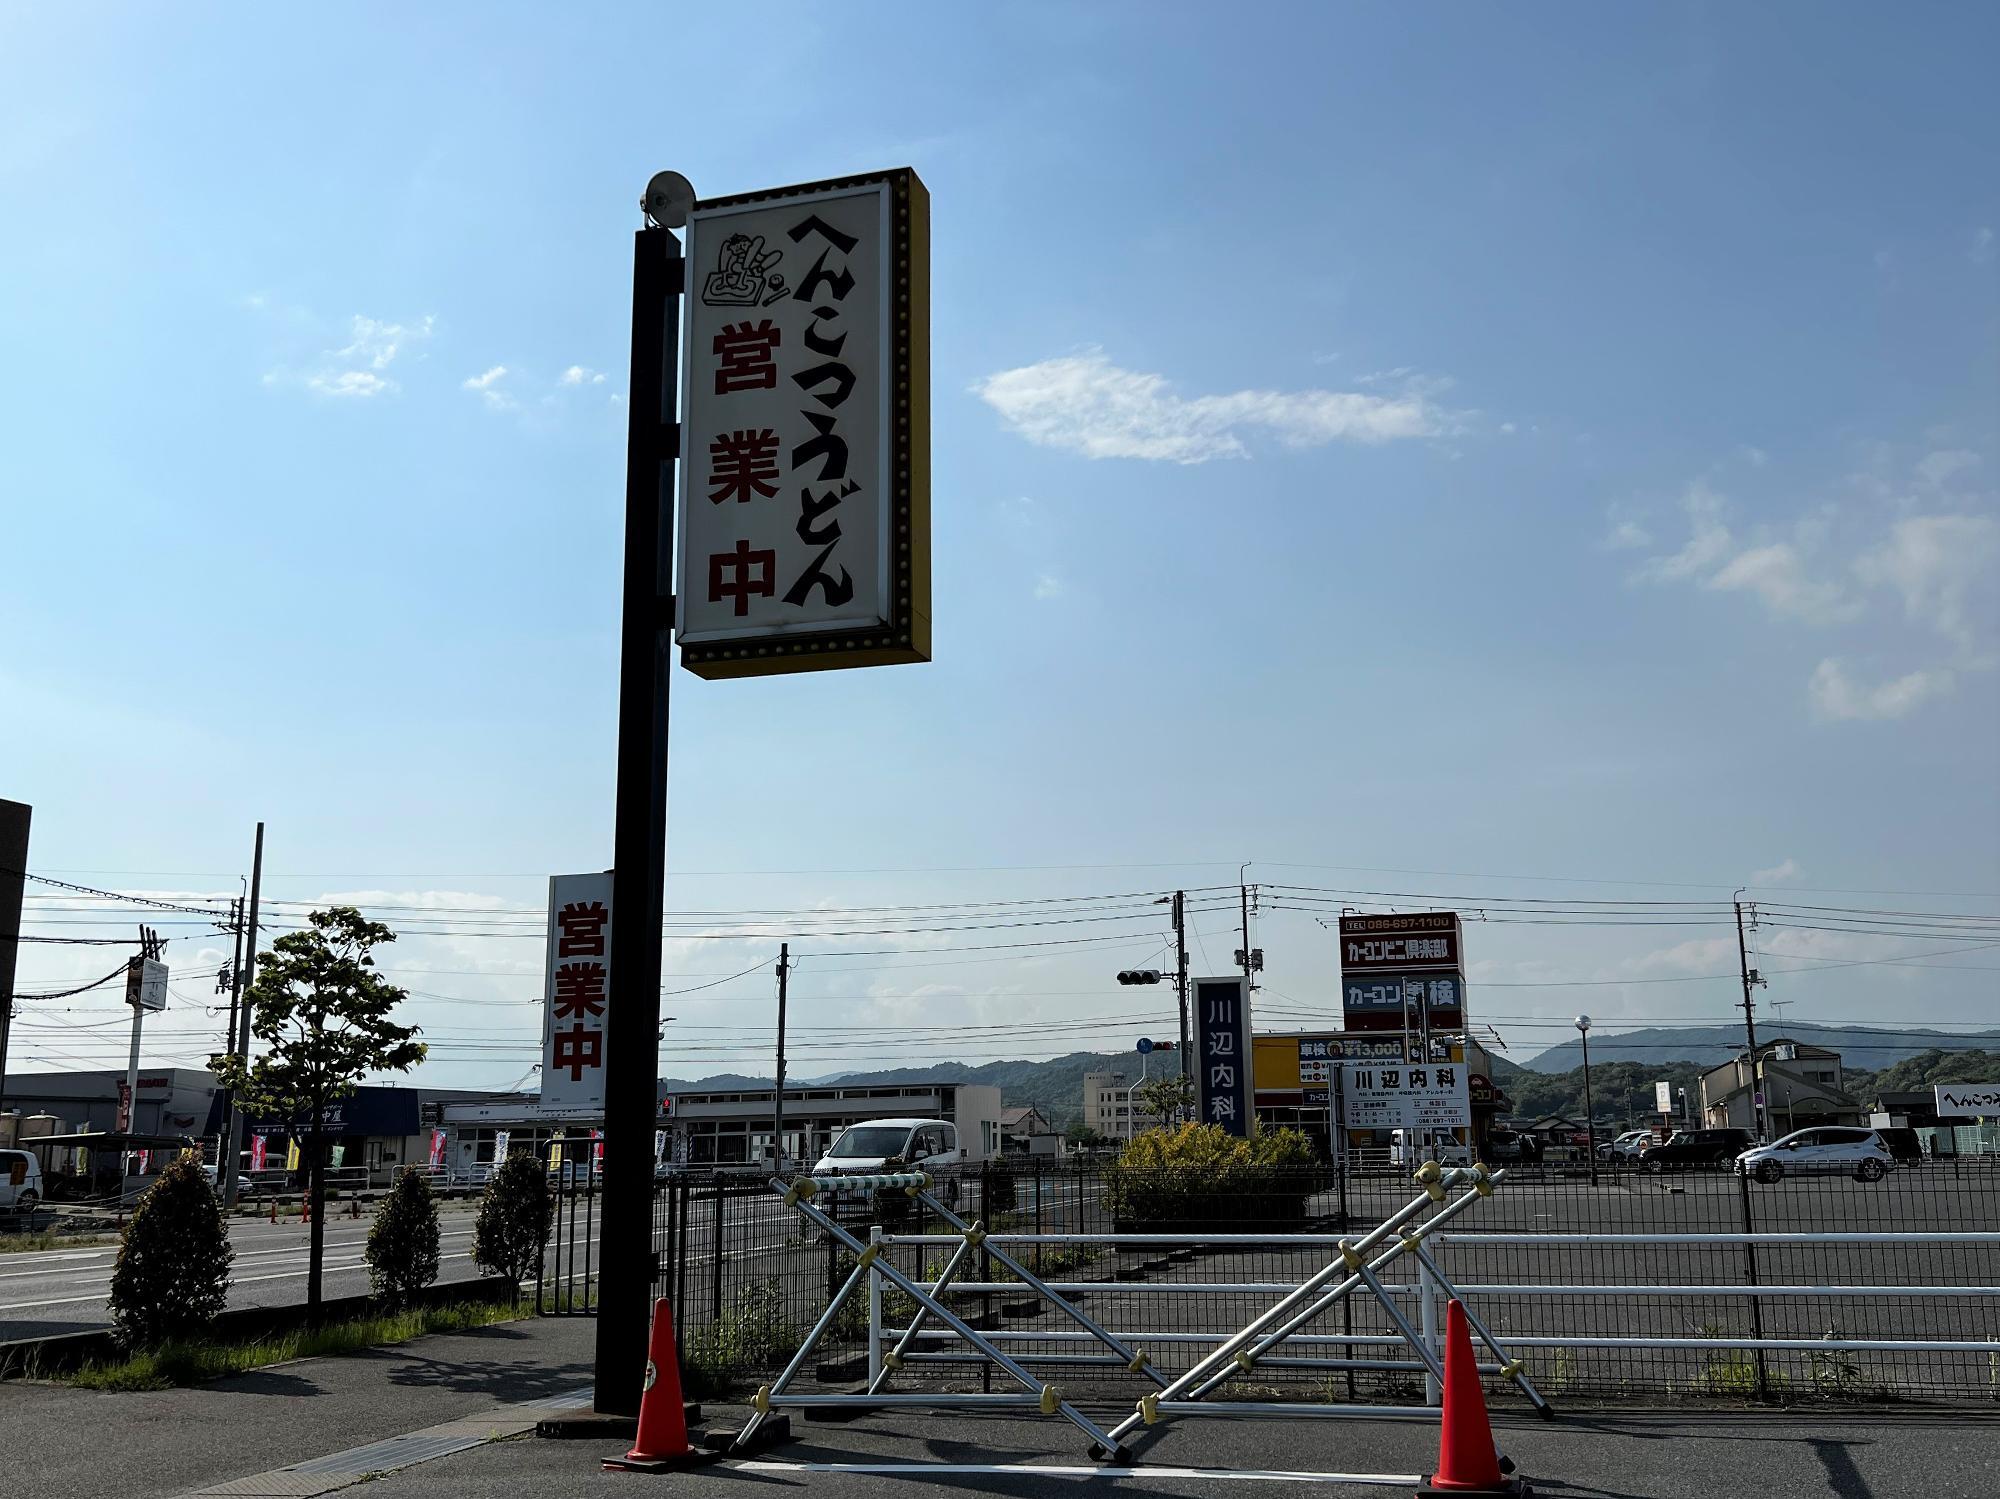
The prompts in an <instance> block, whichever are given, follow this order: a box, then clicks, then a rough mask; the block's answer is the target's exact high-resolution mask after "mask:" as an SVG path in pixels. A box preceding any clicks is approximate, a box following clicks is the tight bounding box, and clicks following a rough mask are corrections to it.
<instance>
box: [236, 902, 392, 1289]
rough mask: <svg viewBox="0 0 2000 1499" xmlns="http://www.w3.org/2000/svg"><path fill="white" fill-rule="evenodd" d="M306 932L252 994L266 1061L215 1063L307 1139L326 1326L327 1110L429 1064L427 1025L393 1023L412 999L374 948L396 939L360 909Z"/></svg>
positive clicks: (311, 1284)
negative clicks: (388, 1075) (379, 1080)
mask: <svg viewBox="0 0 2000 1499" xmlns="http://www.w3.org/2000/svg"><path fill="white" fill-rule="evenodd" d="M307 920H308V921H309V923H310V925H309V926H308V927H307V928H306V930H304V931H301V932H288V933H287V934H286V935H284V936H282V937H280V938H279V939H278V940H277V941H276V942H274V943H273V944H272V945H271V951H270V952H268V953H266V954H265V955H264V957H263V959H262V960H261V961H260V962H259V964H258V966H257V981H256V982H255V983H254V984H252V985H251V986H250V989H249V991H248V993H247V994H246V995H245V996H244V1000H245V1002H246V1003H248V1004H249V1005H251V1006H252V1013H253V1015H254V1018H253V1019H252V1021H251V1024H250V1031H251V1034H252V1035H254V1036H255V1037H256V1038H257V1039H258V1040H259V1041H261V1042H262V1043H263V1044H264V1048H265V1051H264V1055H262V1056H260V1057H258V1058H257V1060H256V1061H255V1062H253V1063H250V1064H249V1065H248V1066H245V1065H244V1063H243V1062H242V1060H241V1059H239V1058H237V1057H234V1056H217V1057H211V1058H210V1059H209V1066H210V1067H211V1068H212V1069H214V1071H215V1073H216V1075H217V1076H218V1077H219V1078H220V1079H221V1080H222V1084H223V1086H225V1087H228V1088H233V1089H235V1090H236V1093H237V1097H238V1101H239V1103H240V1104H241V1105H242V1107H244V1108H245V1109H247V1110H250V1111H252V1112H254V1113H259V1114H264V1115H267V1116H271V1117H275V1118H278V1119H282V1120H284V1121H286V1122H287V1123H288V1124H289V1126H290V1127H291V1128H292V1130H293V1131H294V1132H295V1133H300V1134H303V1135H304V1136H305V1139H306V1153H305V1164H306V1172H307V1181H308V1187H307V1194H308V1195H307V1200H308V1201H309V1202H310V1203H311V1204H312V1252H311V1256H310V1258H309V1259H308V1260H307V1263H306V1318H307V1320H308V1321H310V1322H315V1323H316V1322H318V1320H319V1305H320V1300H321V1297H320V1286H321V1265H322V1262H323V1260H324V1258H325V1251H326V1156H327V1141H326V1114H327V1110H328V1109H329V1108H330V1107H331V1106H332V1105H333V1104H335V1103H338V1102H339V1101H340V1100H341V1099H343V1098H345V1097H347V1096H348V1095H349V1094H350V1093H352V1092H353V1091H354V1087H355V1084H357V1083H359V1082H360V1081H361V1079H362V1078H363V1077H365V1076H367V1075H368V1074H369V1073H371V1072H407V1071H409V1070H410V1069H411V1068H412V1067H414V1066H416V1065H417V1063H419V1062H421V1061H422V1060H423V1059H424V1052H425V1050H426V1048H425V1046H424V1044H423V1043H422V1042H421V1041H419V1040H417V1039H416V1036H417V1028H416V1027H415V1026H413V1025H398V1024H396V1022H395V1021H393V1020H392V1019H390V1015H391V1013H392V1012H393V1011H394V1010H395V1008H396V1006H397V1005H399V1004H401V1003H402V1002H403V1001H404V1000H405V999H407V998H408V997H409V996H408V995H406V994H405V993H404V992H403V991H402V990H401V989H399V988H397V987H396V986H395V985H394V984H391V983H390V982H388V980H386V979H384V978H383V977H382V976H381V975H380V974H379V973H377V972H376V971H375V959H374V956H373V953H374V950H375V949H376V948H378V947H381V946H383V945H384V944H385V943H390V942H394V941H395V940H396V934H395V933H394V932H392V931H390V930H389V928H387V927H386V926H383V925H381V924H380V923H378V922H373V921H370V920H368V919H367V918H366V917H364V916H363V915H362V914H361V913H360V912H359V911H357V910H355V909H354V907H352V906H334V907H332V908H331V909H330V910H325V911H315V912H313V913H312V915H311V916H310V917H308V918H307Z"/></svg>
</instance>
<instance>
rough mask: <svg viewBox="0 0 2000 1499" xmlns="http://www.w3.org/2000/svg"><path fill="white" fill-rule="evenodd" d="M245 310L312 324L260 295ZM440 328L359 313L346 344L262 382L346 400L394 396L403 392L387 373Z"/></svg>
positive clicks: (432, 322)
mask: <svg viewBox="0 0 2000 1499" xmlns="http://www.w3.org/2000/svg"><path fill="white" fill-rule="evenodd" d="M244 305H246V306H247V307H250V308H252V309H253V310H255V311H259V312H262V313H265V314H267V315H274V314H281V315H282V316H283V317H284V318H285V319H287V320H289V321H291V322H294V323H305V322H310V321H311V316H310V314H309V313H308V312H306V311H305V309H303V308H277V307H276V305H275V304H274V303H273V302H272V300H271V298H270V297H269V296H267V295H266V294H264V293H262V292H258V293H254V294H253V295H251V296H249V297H246V298H245V299H244ZM436 326H437V319H436V318H435V317H434V316H433V317H426V318H424V319H423V320H422V321H421V322H416V323H392V322H387V321H385V320H384V319H381V318H372V317H367V316H365V315H363V314H361V313H356V314H355V315H354V317H353V318H352V319H351V320H350V321H349V323H348V329H347V342H346V343H344V344H342V345H341V346H340V347H338V348H334V349H325V350H322V351H321V352H320V353H319V354H318V355H317V356H316V357H314V359H313V360H312V361H311V363H310V364H309V365H308V366H307V367H306V368H305V369H303V370H300V369H297V368H287V367H285V366H282V365H281V366H279V367H278V368H276V369H273V370H271V371H269V372H268V373H267V374H266V375H265V376H264V383H265V384H266V385H303V386H304V387H305V388H306V389H307V390H309V391H311V392H313V394H315V395H322V396H334V397H339V398H344V399H352V398H358V399H367V398H369V397H372V396H381V395H392V394H394V393H395V392H396V391H397V390H399V389H401V387H400V386H399V385H398V384H397V383H396V381H395V380H394V379H393V378H391V377H390V376H389V375H387V374H385V373H383V372H384V371H385V370H387V369H388V368H389V366H390V365H392V364H394V363H395V362H396V360H397V358H398V357H399V356H401V355H403V354H405V353H407V352H408V351H409V350H410V349H412V348H413V347H415V346H417V345H420V344H424V343H427V342H428V341H429V340H430V337H431V334H432V333H433V332H434V331H435V329H436Z"/></svg>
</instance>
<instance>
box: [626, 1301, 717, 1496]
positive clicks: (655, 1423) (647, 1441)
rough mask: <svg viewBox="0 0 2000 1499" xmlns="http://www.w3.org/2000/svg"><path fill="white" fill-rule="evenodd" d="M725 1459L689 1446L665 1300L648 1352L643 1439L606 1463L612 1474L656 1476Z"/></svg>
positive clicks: (657, 1310) (656, 1312) (657, 1305)
mask: <svg viewBox="0 0 2000 1499" xmlns="http://www.w3.org/2000/svg"><path fill="white" fill-rule="evenodd" d="M720 1455H721V1454H719V1453H711V1452H704V1451H702V1450H701V1449H699V1448H697V1447H695V1446H694V1445H693V1444H691V1443H690V1442H689V1441H688V1429H687V1407H686V1406H685V1405H684V1404H683V1403H682V1401H681V1361H680V1355H679V1353H678V1352H677V1351H676V1350H675V1347H674V1314H673V1309H672V1308H671V1307H670V1306H669V1304H668V1303H667V1302H666V1301H665V1300H664V1299H662V1300H659V1301H656V1302H654V1303H653V1338H652V1341H651V1343H649V1344H648V1345H647V1348H646V1389H645V1392H644V1393H643V1394H642V1395H640V1397H639V1435H638V1439H637V1440H636V1441H634V1442H633V1444H632V1450H631V1451H630V1452H628V1453H626V1454H625V1455H624V1456H623V1457H607V1458H606V1459H605V1460H604V1466H605V1467H607V1468H625V1469H629V1470H632V1471H635V1472H641V1473H652V1472H657V1471H659V1470H660V1469H662V1468H686V1467H692V1466H694V1465H695V1464H696V1463H701V1462H713V1461H714V1460H715V1459H716V1458H717V1457H719V1456H720Z"/></svg>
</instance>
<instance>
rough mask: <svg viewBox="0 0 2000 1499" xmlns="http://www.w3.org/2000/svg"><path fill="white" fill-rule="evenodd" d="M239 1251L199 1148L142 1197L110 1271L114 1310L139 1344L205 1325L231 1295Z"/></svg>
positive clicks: (123, 1331) (125, 1333) (184, 1155)
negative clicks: (232, 1268)
mask: <svg viewBox="0 0 2000 1499" xmlns="http://www.w3.org/2000/svg"><path fill="white" fill-rule="evenodd" d="M235 1255H236V1251H235V1250H233V1249H231V1248H230V1247H229V1235H228V1232H227V1230H226V1229H225V1228H224V1226H223V1222H222V1204H221V1203H220V1202H219V1201H218V1200H217V1199H216V1195H215V1191H214V1189H213V1188H212V1187H210V1186H209V1184H208V1177H207V1176H206V1174H204V1173H203V1171H202V1169H201V1157H200V1156H199V1155H198V1154H196V1153H195V1152H194V1151H192V1150H189V1151H184V1152H182V1154H181V1156H180V1158H179V1159H178V1160H176V1161H175V1162H174V1163H173V1164H172V1165H171V1166H169V1167H167V1169H166V1170H165V1171H163V1172H161V1173H160V1179H159V1180H158V1181H156V1182H154V1183H153V1185H152V1187H151V1188H150V1189H149V1190H148V1191H147V1193H146V1195H145V1196H144V1197H142V1198H140V1199H139V1206H138V1207H137V1208H136V1209H135V1210H134V1211H133V1213H132V1218H131V1221H130V1222H128V1223H127V1224H126V1225H125V1232H124V1233H123V1234H122V1235H120V1238H119V1245H118V1263H117V1264H116V1266H114V1267H113V1269H112V1271H111V1315H112V1318H113V1320H115V1321H116V1322H117V1324H118V1330H119V1333H120V1334H121V1335H122V1336H123V1337H124V1339H125V1341H126V1342H127V1343H129V1344H132V1345H133V1346H142V1345H149V1344H154V1343H160V1342H163V1341H165V1340H166V1339H168V1338H179V1337H186V1336H187V1335H189V1334H190V1333H196V1332H199V1331H201V1330H202V1329H203V1328H204V1327H206V1326H207V1325H208V1324H209V1323H210V1322H212V1321H213V1320H214V1319H215V1314H216V1313H217V1312H219V1311H221V1310H222V1306H223V1303H224V1302H225V1301H226V1300H227V1299H228V1297H229V1264H230V1261H231V1260H233V1259H234V1258H235Z"/></svg>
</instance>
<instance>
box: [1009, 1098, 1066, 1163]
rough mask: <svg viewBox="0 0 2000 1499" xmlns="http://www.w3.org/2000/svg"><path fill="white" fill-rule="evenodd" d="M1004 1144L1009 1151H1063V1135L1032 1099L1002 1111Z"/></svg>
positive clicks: (1017, 1152)
mask: <svg viewBox="0 0 2000 1499" xmlns="http://www.w3.org/2000/svg"><path fill="white" fill-rule="evenodd" d="M1000 1146H1001V1149H1002V1150H1003V1151H1005V1152H1006V1153H1007V1154H1008V1155H1029V1156H1042V1155H1060V1154H1061V1153H1062V1135H1061V1134H1060V1133H1059V1132H1058V1131H1057V1129H1056V1127H1055V1126H1054V1125H1053V1124H1051V1123H1050V1122H1049V1120H1048V1118H1047V1117H1046V1116H1045V1115H1044V1114H1043V1113H1042V1111H1041V1110H1040V1109H1038V1108H1037V1107H1035V1105H1033V1104H1031V1103H1023V1104H1014V1105H1012V1106H1010V1107H1007V1108H1003V1109H1001V1111H1000Z"/></svg>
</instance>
